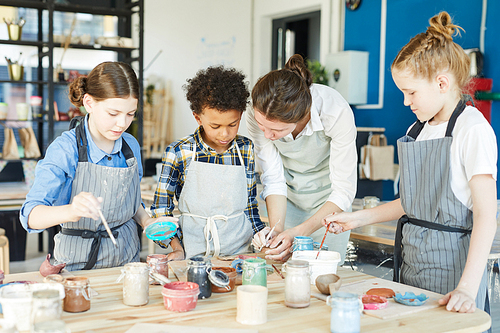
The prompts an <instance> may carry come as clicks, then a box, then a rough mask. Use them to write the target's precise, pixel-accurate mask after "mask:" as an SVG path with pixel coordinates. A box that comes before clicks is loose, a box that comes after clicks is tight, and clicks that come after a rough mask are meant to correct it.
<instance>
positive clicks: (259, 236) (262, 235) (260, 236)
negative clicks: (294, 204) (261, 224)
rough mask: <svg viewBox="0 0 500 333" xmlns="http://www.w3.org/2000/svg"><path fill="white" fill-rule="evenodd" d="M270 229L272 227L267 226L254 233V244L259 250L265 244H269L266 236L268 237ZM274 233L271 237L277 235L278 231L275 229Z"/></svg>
mask: <svg viewBox="0 0 500 333" xmlns="http://www.w3.org/2000/svg"><path fill="white" fill-rule="evenodd" d="M270 231H271V228H269V227H265V228H264V229H262V230H261V231H259V232H258V233H256V234H255V235H253V239H252V245H253V246H254V247H255V248H256V249H257V250H259V249H260V248H261V247H263V246H266V245H269V244H266V237H267V235H268V234H269V232H270ZM273 234H274V235H271V237H270V238H269V239H272V237H274V236H276V235H277V233H276V232H274V231H273ZM269 242H270V241H267V243H269Z"/></svg>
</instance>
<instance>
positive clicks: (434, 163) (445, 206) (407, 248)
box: [394, 101, 489, 311]
mask: <svg viewBox="0 0 500 333" xmlns="http://www.w3.org/2000/svg"><path fill="white" fill-rule="evenodd" d="M464 108H465V102H463V101H460V102H459V103H458V105H457V107H456V108H455V110H454V112H453V114H452V116H451V118H450V120H449V121H448V126H447V129H446V135H445V137H444V138H441V139H433V140H424V141H416V138H417V136H418V135H419V134H420V132H421V131H422V129H423V127H424V124H425V123H421V122H417V123H415V125H414V126H413V127H412V128H411V129H410V131H409V132H408V134H407V135H406V136H404V137H402V138H400V139H399V140H398V154H399V163H400V170H401V182H400V192H401V205H402V207H403V209H404V211H405V213H406V215H404V216H403V217H401V219H399V221H398V226H397V230H396V240H395V247H394V281H396V282H399V275H401V283H404V284H408V285H411V286H415V287H419V288H423V289H427V290H431V291H434V292H437V293H439V294H446V293H448V292H450V291H452V290H454V289H455V288H456V287H457V285H458V282H459V281H460V278H461V276H462V272H463V270H464V267H465V263H466V260H467V254H468V252H469V243H470V233H471V230H472V222H473V218H472V211H471V210H470V209H469V208H468V207H466V206H465V205H464V204H462V202H460V200H458V199H457V198H456V197H455V195H454V194H453V191H452V188H451V172H450V168H451V164H450V147H451V143H452V141H453V137H452V135H451V133H452V131H453V128H454V127H455V123H456V120H457V118H458V116H459V115H460V114H461V113H462V111H463V110H464ZM400 270H401V271H400ZM487 296H488V295H487V274H486V268H485V270H484V273H483V276H482V280H481V285H480V287H479V291H478V294H477V297H476V306H477V307H478V308H479V309H484V310H485V311H487V310H489V302H488V299H487Z"/></svg>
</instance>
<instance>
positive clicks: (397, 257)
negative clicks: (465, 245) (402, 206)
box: [393, 215, 472, 282]
mask: <svg viewBox="0 0 500 333" xmlns="http://www.w3.org/2000/svg"><path fill="white" fill-rule="evenodd" d="M406 223H410V224H413V225H416V226H419V227H422V228H427V229H432V230H438V231H446V232H460V233H463V234H470V233H471V232H472V230H468V229H461V228H455V227H450V226H447V225H443V224H439V223H434V222H428V221H424V220H419V219H415V218H411V217H408V215H403V216H401V218H400V219H399V220H398V226H397V228H396V239H395V240H394V274H393V281H395V282H399V270H400V269H401V264H402V261H403V258H402V252H403V244H402V241H403V225H405V224H406Z"/></svg>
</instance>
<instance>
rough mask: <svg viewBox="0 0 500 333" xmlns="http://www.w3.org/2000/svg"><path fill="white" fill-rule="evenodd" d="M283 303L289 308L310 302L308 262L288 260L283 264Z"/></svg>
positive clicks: (299, 306) (306, 304)
mask: <svg viewBox="0 0 500 333" xmlns="http://www.w3.org/2000/svg"><path fill="white" fill-rule="evenodd" d="M284 271H285V272H286V278H285V305H286V306H288V307H290V308H305V307H308V306H309V304H310V303H311V273H310V271H309V262H307V261H305V260H288V261H287V262H286V264H285V266H284Z"/></svg>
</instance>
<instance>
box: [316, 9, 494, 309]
mask: <svg viewBox="0 0 500 333" xmlns="http://www.w3.org/2000/svg"><path fill="white" fill-rule="evenodd" d="M458 29H461V28H460V27H459V26H457V25H455V24H453V23H452V20H451V18H450V15H449V14H448V13H446V12H441V13H439V14H438V15H436V16H434V17H433V18H431V19H430V26H429V27H428V29H427V31H426V32H425V33H421V34H418V35H417V36H415V37H414V38H412V39H411V40H410V42H409V43H408V44H407V45H405V46H404V47H403V48H402V49H401V51H400V52H399V53H398V55H397V56H396V59H395V60H394V62H393V63H392V68H391V70H392V76H393V79H394V82H395V83H396V85H397V87H398V88H399V89H400V90H401V91H402V92H403V94H404V104H405V105H407V106H409V107H410V108H411V110H412V111H413V112H414V113H415V115H416V116H417V118H418V121H416V122H415V123H414V124H413V125H412V126H410V128H409V129H408V131H407V135H405V136H404V137H402V138H401V139H399V140H398V153H399V163H400V168H401V183H400V192H401V198H400V199H398V200H395V201H392V202H390V203H387V204H385V205H382V206H378V207H376V208H373V209H366V210H361V211H358V212H355V213H350V214H349V213H341V214H335V215H333V216H332V215H330V216H326V217H325V219H324V220H323V224H324V225H325V226H326V225H328V223H330V222H333V223H332V224H331V226H330V229H329V230H330V231H331V232H334V233H340V232H343V231H346V230H350V229H353V228H356V227H360V226H363V225H368V224H372V223H377V222H383V221H390V220H395V219H399V221H398V228H397V232H396V242H395V243H396V244H395V250H394V252H395V260H394V261H395V262H394V268H395V269H394V278H395V280H396V281H398V280H399V277H400V281H401V282H402V283H405V284H408V285H412V286H416V287H420V288H423V289H427V290H431V291H434V292H437V293H441V294H445V296H444V297H443V298H441V299H440V301H439V303H440V304H442V305H444V304H446V309H447V310H448V311H457V312H473V311H474V310H475V308H476V307H478V308H480V309H484V310H485V311H487V312H489V301H488V294H487V275H486V261H487V258H488V254H489V251H490V248H491V244H492V242H493V237H494V235H495V231H496V211H497V209H496V174H497V167H496V162H497V144H496V138H495V134H494V132H493V129H492V128H491V126H490V125H489V124H488V122H487V121H486V119H485V118H484V117H483V115H482V114H481V112H479V111H478V110H477V109H476V108H475V107H473V106H468V105H466V103H465V102H466V101H465V98H464V95H462V91H463V89H464V87H465V86H466V84H467V82H468V79H469V65H470V61H469V58H468V57H467V55H466V54H465V52H464V51H463V49H462V48H461V47H460V46H459V45H458V44H456V43H454V42H453V36H454V35H455V34H457V33H458V32H459V31H458Z"/></svg>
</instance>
